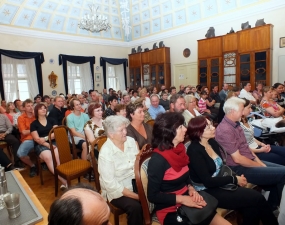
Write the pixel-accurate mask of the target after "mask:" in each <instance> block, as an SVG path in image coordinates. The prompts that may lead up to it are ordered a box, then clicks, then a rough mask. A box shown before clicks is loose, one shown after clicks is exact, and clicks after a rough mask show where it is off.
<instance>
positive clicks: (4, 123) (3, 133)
mask: <svg viewBox="0 0 285 225" xmlns="http://www.w3.org/2000/svg"><path fill="white" fill-rule="evenodd" d="M12 130H13V126H12V124H11V122H10V120H9V119H8V117H7V116H6V115H4V114H0V140H2V141H5V142H7V144H8V145H9V146H12V149H13V155H14V161H15V165H14V166H15V167H17V168H23V165H22V163H21V160H20V159H19V157H18V156H17V151H18V148H19V146H20V141H19V140H18V139H17V138H16V137H15V136H14V135H13V134H12Z"/></svg>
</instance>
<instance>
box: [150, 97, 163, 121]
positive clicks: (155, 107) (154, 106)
mask: <svg viewBox="0 0 285 225" xmlns="http://www.w3.org/2000/svg"><path fill="white" fill-rule="evenodd" d="M150 103H151V105H150V107H149V109H148V112H149V114H150V116H151V118H152V119H154V120H155V118H156V117H157V115H158V114H159V113H165V109H164V108H163V106H161V105H159V98H158V97H157V95H152V96H151V97H150Z"/></svg>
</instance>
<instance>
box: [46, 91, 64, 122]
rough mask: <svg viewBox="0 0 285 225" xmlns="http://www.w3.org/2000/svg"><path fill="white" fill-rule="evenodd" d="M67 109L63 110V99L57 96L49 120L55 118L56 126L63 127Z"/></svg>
mask: <svg viewBox="0 0 285 225" xmlns="http://www.w3.org/2000/svg"><path fill="white" fill-rule="evenodd" d="M65 111H66V109H65V108H63V98H62V97H60V96H56V97H55V99H54V107H53V108H52V109H51V111H50V112H49V114H48V117H49V118H53V119H54V120H55V121H56V125H62V120H63V118H64V117H65Z"/></svg>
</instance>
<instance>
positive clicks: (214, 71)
mask: <svg viewBox="0 0 285 225" xmlns="http://www.w3.org/2000/svg"><path fill="white" fill-rule="evenodd" d="M219 69H220V67H219V59H211V87H213V86H219V78H220V76H219V75H220V74H219Z"/></svg>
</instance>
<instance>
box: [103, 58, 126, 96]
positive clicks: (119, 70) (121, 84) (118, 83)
mask: <svg viewBox="0 0 285 225" xmlns="http://www.w3.org/2000/svg"><path fill="white" fill-rule="evenodd" d="M106 83H107V84H106V88H107V90H109V88H113V89H114V90H116V91H118V90H121V91H124V90H126V85H125V77H124V66H123V64H120V65H112V64H109V63H106Z"/></svg>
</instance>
